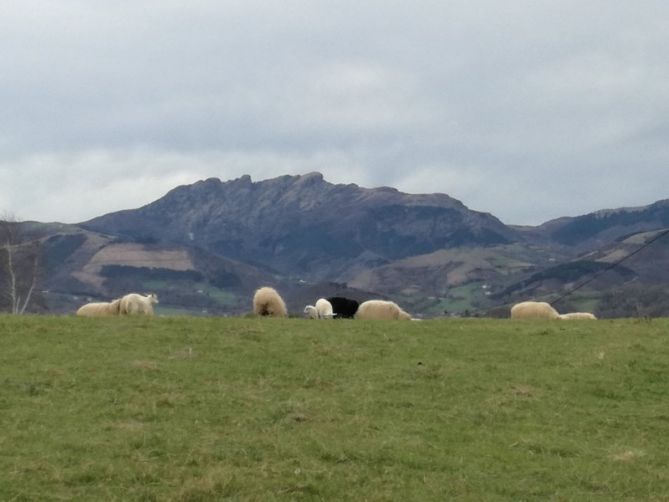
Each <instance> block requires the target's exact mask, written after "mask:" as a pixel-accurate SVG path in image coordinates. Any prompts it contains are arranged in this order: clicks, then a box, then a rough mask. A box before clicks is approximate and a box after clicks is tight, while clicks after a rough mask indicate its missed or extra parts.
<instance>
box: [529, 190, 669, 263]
mask: <svg viewBox="0 0 669 502" xmlns="http://www.w3.org/2000/svg"><path fill="white" fill-rule="evenodd" d="M666 227H669V199H667V200H661V201H658V202H655V203H654V204H651V205H649V206H643V207H635V208H620V209H608V210H602V211H597V212H594V213H590V214H586V215H583V216H577V217H571V218H558V219H556V220H551V221H548V222H546V223H544V224H542V225H540V226H538V227H536V228H534V229H531V230H530V232H529V233H530V234H533V235H535V236H540V237H541V238H543V239H544V240H546V241H548V242H551V243H552V244H555V245H562V246H569V247H572V248H576V249H578V250H580V251H593V250H596V249H599V248H601V247H602V246H606V245H607V244H609V243H611V242H615V241H616V240H619V239H621V238H624V237H626V236H628V235H632V234H636V233H639V232H645V231H652V230H657V229H660V228H666Z"/></svg>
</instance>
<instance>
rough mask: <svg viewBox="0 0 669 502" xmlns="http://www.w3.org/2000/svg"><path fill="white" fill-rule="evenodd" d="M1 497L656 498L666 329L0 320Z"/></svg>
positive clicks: (665, 489)
mask: <svg viewBox="0 0 669 502" xmlns="http://www.w3.org/2000/svg"><path fill="white" fill-rule="evenodd" d="M0 384H1V385H2V387H1V391H0V500H40V501H41V500H184V501H193V500H220V499H224V498H226V497H228V498H230V499H233V500H261V501H267V500H269V501H271V500H353V501H359V500H398V501H423V500H435V501H443V500H453V499H455V500H472V501H479V500H486V501H487V500H514V501H515V500H537V501H538V500H564V501H572V500H602V501H610V500H630V501H631V500H668V499H669V469H668V468H667V466H669V434H668V431H669V320H653V321H638V320H616V321H597V322H557V321H554V322H520V321H510V320H486V319H476V320H475V319H471V320H465V319H459V320H458V319H453V320H438V321H437V320H435V321H423V322H360V321H346V320H340V321H320V322H319V321H307V320H302V319H288V320H274V319H254V318H249V319H243V318H191V317H173V318H153V319H148V318H110V319H80V318H75V317H37V316H35V317H23V318H18V317H8V316H0Z"/></svg>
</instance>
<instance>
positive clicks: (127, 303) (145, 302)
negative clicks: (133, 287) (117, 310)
mask: <svg viewBox="0 0 669 502" xmlns="http://www.w3.org/2000/svg"><path fill="white" fill-rule="evenodd" d="M154 303H158V296H157V295H156V294H155V293H150V294H148V295H146V296H142V295H140V294H137V293H129V294H127V295H125V296H124V297H123V298H121V314H125V315H137V314H143V315H149V316H151V315H153V304H154Z"/></svg>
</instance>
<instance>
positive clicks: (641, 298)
mask: <svg viewBox="0 0 669 502" xmlns="http://www.w3.org/2000/svg"><path fill="white" fill-rule="evenodd" d="M597 312H598V314H599V316H600V317H669V287H666V286H648V285H629V286H624V287H620V288H616V289H611V290H609V291H607V292H606V293H605V294H604V295H603V296H602V299H601V300H600V302H599V305H598V307H597Z"/></svg>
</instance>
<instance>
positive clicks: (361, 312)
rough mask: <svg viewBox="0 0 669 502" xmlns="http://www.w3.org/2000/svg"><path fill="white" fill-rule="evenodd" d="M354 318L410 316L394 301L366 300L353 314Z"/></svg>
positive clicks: (380, 318)
mask: <svg viewBox="0 0 669 502" xmlns="http://www.w3.org/2000/svg"><path fill="white" fill-rule="evenodd" d="M355 318H356V319H362V320H370V319H373V320H391V319H394V320H397V319H400V320H410V319H411V316H410V315H409V314H407V313H406V312H405V311H404V310H402V309H401V308H400V307H399V305H397V304H396V303H395V302H390V301H386V300H367V301H366V302H362V304H361V305H360V307H359V308H358V311H357V312H356V314H355Z"/></svg>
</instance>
